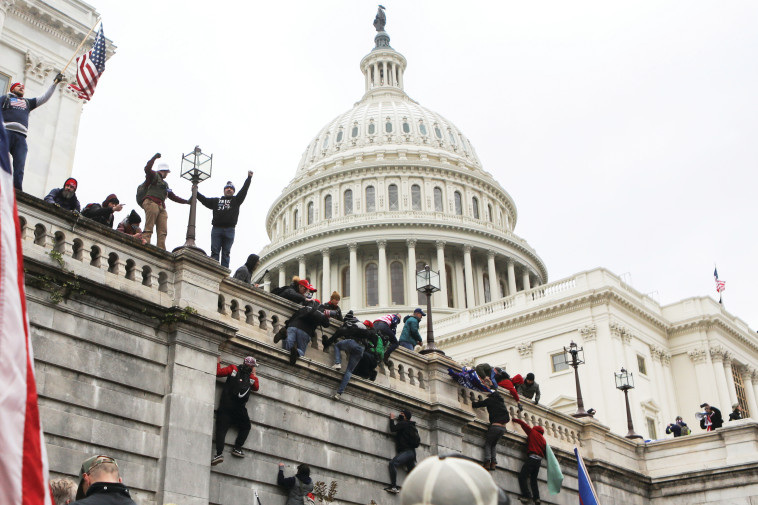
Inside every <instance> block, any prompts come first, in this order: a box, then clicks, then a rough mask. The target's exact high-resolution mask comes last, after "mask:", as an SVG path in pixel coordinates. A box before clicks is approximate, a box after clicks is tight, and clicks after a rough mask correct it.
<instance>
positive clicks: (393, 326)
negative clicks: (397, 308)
mask: <svg viewBox="0 0 758 505" xmlns="http://www.w3.org/2000/svg"><path fill="white" fill-rule="evenodd" d="M398 324H400V315H399V314H387V315H384V316H382V317H380V318H379V319H376V320H374V329H375V330H376V332H377V333H378V334H379V336H380V337H381V338H382V340H383V341H384V360H383V361H384V365H385V366H389V365H390V354H392V351H394V350H395V349H397V348H398V346H399V345H400V344H399V343H398V341H397V325H398Z"/></svg>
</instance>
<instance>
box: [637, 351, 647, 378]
mask: <svg viewBox="0 0 758 505" xmlns="http://www.w3.org/2000/svg"><path fill="white" fill-rule="evenodd" d="M637 370H639V371H640V373H641V374H642V375H647V365H646V364H645V357H644V356H640V355H639V354H638V355H637Z"/></svg>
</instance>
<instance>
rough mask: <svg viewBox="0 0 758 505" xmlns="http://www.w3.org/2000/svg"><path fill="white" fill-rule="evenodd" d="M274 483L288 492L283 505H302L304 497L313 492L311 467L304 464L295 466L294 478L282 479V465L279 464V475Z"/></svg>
mask: <svg viewBox="0 0 758 505" xmlns="http://www.w3.org/2000/svg"><path fill="white" fill-rule="evenodd" d="M276 483H277V484H278V485H279V486H282V487H283V488H286V489H288V490H289V495H288V496H287V501H286V502H284V505H304V504H305V500H304V499H303V498H305V495H307V494H308V493H310V492H311V491H313V481H312V480H311V467H309V466H308V465H306V464H305V463H301V464H299V465H297V473H296V474H295V476H294V477H286V478H285V477H284V463H279V475H277V477H276Z"/></svg>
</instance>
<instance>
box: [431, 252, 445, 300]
mask: <svg viewBox="0 0 758 505" xmlns="http://www.w3.org/2000/svg"><path fill="white" fill-rule="evenodd" d="M434 245H436V246H437V268H439V270H440V294H439V296H438V297H437V302H438V303H437V306H439V307H447V269H446V268H445V242H444V241H442V240H438V241H436V242H435V243H434Z"/></svg>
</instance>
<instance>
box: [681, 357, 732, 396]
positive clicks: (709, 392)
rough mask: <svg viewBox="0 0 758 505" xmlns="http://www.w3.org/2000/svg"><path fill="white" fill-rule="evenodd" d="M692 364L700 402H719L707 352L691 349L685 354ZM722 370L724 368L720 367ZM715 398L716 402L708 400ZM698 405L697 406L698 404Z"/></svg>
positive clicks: (717, 388)
mask: <svg viewBox="0 0 758 505" xmlns="http://www.w3.org/2000/svg"><path fill="white" fill-rule="evenodd" d="M687 356H689V358H690V360H691V361H692V363H693V364H694V365H695V382H696V383H697V391H698V393H699V395H700V396H699V400H698V401H700V402H713V401H721V400H719V396H718V395H719V392H718V390H719V387H718V386H717V385H716V384H715V383H716V377H715V374H714V373H713V366H711V365H710V364H709V362H708V352H707V351H706V350H705V349H702V348H696V349H692V350H690V351H688V352H687ZM721 369H722V370H723V369H724V367H721ZM724 382H726V379H724ZM708 398H715V399H716V400H709V399H708ZM698 405H699V404H698Z"/></svg>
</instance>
